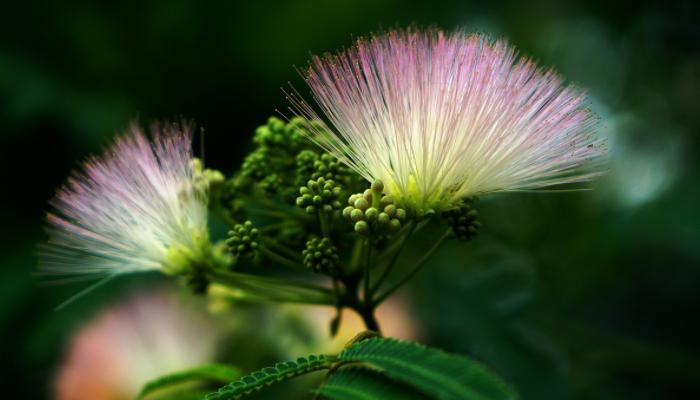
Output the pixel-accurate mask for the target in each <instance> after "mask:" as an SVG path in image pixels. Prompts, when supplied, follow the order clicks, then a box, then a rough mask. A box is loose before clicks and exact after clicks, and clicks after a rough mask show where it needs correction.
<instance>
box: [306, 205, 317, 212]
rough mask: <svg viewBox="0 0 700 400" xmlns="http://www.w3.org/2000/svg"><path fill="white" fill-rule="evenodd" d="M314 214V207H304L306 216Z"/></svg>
mask: <svg viewBox="0 0 700 400" xmlns="http://www.w3.org/2000/svg"><path fill="white" fill-rule="evenodd" d="M315 212H316V207H314V206H308V207H306V213H307V214H313V213H315Z"/></svg>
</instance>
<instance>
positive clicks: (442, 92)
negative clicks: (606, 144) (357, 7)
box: [290, 29, 601, 210]
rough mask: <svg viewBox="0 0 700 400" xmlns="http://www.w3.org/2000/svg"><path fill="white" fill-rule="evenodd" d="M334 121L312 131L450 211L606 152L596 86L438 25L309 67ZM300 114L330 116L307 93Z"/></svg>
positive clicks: (571, 171)
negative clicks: (577, 83)
mask: <svg viewBox="0 0 700 400" xmlns="http://www.w3.org/2000/svg"><path fill="white" fill-rule="evenodd" d="M305 72H306V75H305V78H306V81H307V83H308V84H309V86H310V88H311V92H312V94H313V97H314V99H315V100H316V102H317V103H318V105H319V106H320V109H321V110H322V112H323V114H325V117H326V120H327V121H328V122H329V124H327V125H326V124H321V125H322V128H321V129H319V128H316V129H314V127H315V126H318V124H314V125H312V124H309V128H310V129H311V130H312V131H313V134H312V137H311V139H312V140H314V141H315V142H316V143H317V144H319V145H320V146H322V147H323V148H325V149H326V150H328V151H329V152H331V153H332V154H333V155H335V156H336V157H337V158H338V159H340V160H341V161H343V162H344V163H346V164H347V165H348V166H349V167H351V168H352V169H354V170H355V171H356V172H358V173H359V174H360V175H362V176H363V177H364V178H366V179H367V180H369V181H373V180H376V179H381V180H382V181H383V182H384V183H385V184H386V185H387V190H388V191H389V193H390V194H391V195H393V197H394V198H395V199H396V200H397V202H398V203H400V204H402V205H404V206H407V207H408V206H410V207H412V208H416V209H419V210H420V209H428V208H437V209H441V208H449V207H451V206H453V205H454V203H455V202H456V201H457V200H459V199H460V198H463V197H469V196H475V195H481V194H485V193H490V192H496V191H508V190H522V189H535V188H540V187H544V186H549V185H557V184H564V183H572V182H580V181H585V180H588V179H590V178H591V177H593V176H595V175H596V173H595V172H594V171H593V172H591V171H589V172H581V170H580V168H579V167H581V166H582V165H584V164H587V163H588V162H589V161H591V160H593V159H596V158H597V157H598V156H599V155H600V154H601V149H600V143H599V142H598V141H597V139H595V137H594V135H593V133H594V130H595V129H594V128H595V125H596V119H595V117H594V115H593V114H592V113H591V112H590V111H589V110H588V109H587V107H586V103H587V99H586V96H585V94H584V93H582V92H580V91H579V90H577V89H576V88H574V87H573V86H571V85H565V84H564V82H563V80H562V78H561V77H559V76H558V75H557V74H556V73H555V72H553V71H551V70H547V69H542V68H538V67H537V66H536V65H535V64H534V63H533V62H532V61H531V60H529V59H527V58H524V57H519V56H518V54H517V53H516V51H515V49H514V48H513V47H511V46H509V45H508V44H507V43H506V42H505V41H502V40H498V41H494V40H491V39H489V38H488V37H486V36H483V35H467V34H465V33H464V32H461V31H457V32H454V33H445V32H443V31H440V30H437V29H429V30H417V29H408V30H397V31H392V32H388V33H386V34H383V35H380V36H373V37H370V38H368V39H365V38H362V39H359V40H358V41H357V43H356V44H355V46H354V47H352V48H350V49H348V50H345V51H343V52H340V53H338V54H335V55H331V54H328V55H325V56H322V57H314V58H313V59H312V60H311V63H310V66H309V68H308V69H307V70H306V71H305ZM290 97H291V99H290V100H291V101H292V103H293V106H294V108H295V109H296V111H297V112H299V113H301V114H304V115H305V116H306V117H308V118H310V119H313V120H320V119H321V118H319V116H318V115H317V114H316V112H315V111H314V109H313V108H312V107H311V106H310V105H309V104H307V103H305V102H304V101H303V100H301V98H300V97H299V96H297V95H292V96H290Z"/></svg>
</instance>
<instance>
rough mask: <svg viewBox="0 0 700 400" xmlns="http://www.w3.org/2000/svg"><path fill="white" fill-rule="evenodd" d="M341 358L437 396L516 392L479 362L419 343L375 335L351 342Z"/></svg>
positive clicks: (495, 397)
mask: <svg viewBox="0 0 700 400" xmlns="http://www.w3.org/2000/svg"><path fill="white" fill-rule="evenodd" d="M338 358H339V360H340V361H348V362H358V361H359V362H363V363H365V364H368V365H370V366H373V367H375V368H378V369H379V370H380V371H382V372H384V373H386V374H387V375H388V376H389V377H392V378H394V379H396V380H399V381H402V382H405V383H407V384H410V385H412V386H415V387H416V388H417V389H419V390H421V391H422V392H424V393H426V394H429V395H431V396H432V397H435V398H437V399H440V400H506V399H508V400H510V399H516V398H517V395H516V393H515V392H514V391H513V390H512V389H511V388H510V387H509V386H508V385H507V384H506V383H504V382H503V381H502V380H501V379H500V378H498V377H497V376H495V375H494V374H492V373H491V372H489V371H488V370H487V369H486V368H485V367H484V366H483V365H482V364H480V363H478V362H476V361H473V360H471V359H469V358H466V357H463V356H458V355H452V354H448V353H445V352H443V351H441V350H437V349H431V348H428V347H425V346H423V345H421V344H418V343H412V342H404V341H400V340H396V339H387V338H381V337H375V338H372V339H368V340H364V341H361V342H358V343H356V344H353V345H352V346H350V347H348V348H347V349H345V350H343V351H342V352H341V353H340V355H339V357H338Z"/></svg>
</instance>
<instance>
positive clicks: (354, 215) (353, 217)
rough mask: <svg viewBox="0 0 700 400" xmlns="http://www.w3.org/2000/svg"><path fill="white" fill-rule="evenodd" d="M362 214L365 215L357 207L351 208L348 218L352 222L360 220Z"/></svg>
mask: <svg viewBox="0 0 700 400" xmlns="http://www.w3.org/2000/svg"><path fill="white" fill-rule="evenodd" d="M364 216H365V214H364V213H363V212H362V210H360V209H357V208H355V209H353V210H352V211H351V212H350V219H351V220H352V221H353V222H357V221H360V220H362V219H363V217H364Z"/></svg>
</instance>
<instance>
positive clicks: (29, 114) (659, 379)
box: [0, 0, 700, 399]
mask: <svg viewBox="0 0 700 400" xmlns="http://www.w3.org/2000/svg"><path fill="white" fill-rule="evenodd" d="M699 16H700V14H699V13H698V6H697V5H696V2H694V1H690V0H688V1H678V2H660V3H654V2H644V1H642V2H635V3H625V2H619V3H615V4H611V3H610V2H598V1H574V2H551V3H548V2H544V1H535V2H518V1H512V0H507V1H500V2H469V1H445V2H419V1H409V2H407V1H398V0H384V1H366V0H359V1H349V0H342V1H335V2H323V1H312V0H303V1H288V2H268V1H256V2H194V1H192V2H190V1H182V0H175V1H124V2H118V3H112V4H107V3H102V2H41V3H39V2H37V3H34V2H23V3H18V2H16V3H14V4H7V5H4V6H3V9H2V12H1V13H0V128H1V129H2V133H1V134H0V152H1V154H2V158H1V159H2V161H3V166H2V179H3V182H4V183H5V190H4V195H3V196H2V198H3V201H4V203H5V204H4V205H3V207H2V212H3V219H2V221H3V224H2V225H1V226H0V231H1V232H2V234H3V236H2V238H3V240H2V241H1V242H0V243H1V244H0V246H2V249H1V250H2V252H0V254H1V256H0V257H2V268H0V295H1V296H2V302H1V303H0V327H1V330H0V335H1V337H0V340H2V343H3V348H4V349H3V352H2V354H3V363H2V367H1V368H2V371H0V376H1V377H2V381H3V382H5V383H6V385H5V390H7V384H8V383H9V385H10V387H11V388H12V389H13V391H14V392H15V393H16V394H15V397H14V398H33V399H36V398H49V397H50V393H51V384H52V377H53V375H54V373H55V369H56V366H57V364H58V362H59V361H60V359H61V356H62V355H63V346H64V344H65V342H66V340H67V338H69V337H70V335H71V333H72V332H74V331H75V329H76V328H78V327H80V326H81V324H83V323H85V322H86V321H88V320H89V318H90V316H91V315H93V314H94V313H95V312H96V311H97V310H98V309H99V308H101V307H102V306H104V305H105V304H107V303H108V302H110V301H112V300H113V299H115V298H116V296H117V295H118V294H119V293H123V292H126V291H129V290H133V289H134V288H135V287H139V288H148V287H149V285H151V284H152V283H153V281H154V280H157V279H158V278H156V277H144V276H140V277H130V278H124V279H121V280H118V281H116V282H114V283H111V284H109V285H108V286H106V287H105V289H103V290H101V291H97V292H95V293H93V294H91V295H89V297H88V298H86V299H85V300H84V301H78V302H76V303H75V304H73V305H72V306H71V307H69V308H68V309H67V310H63V311H60V312H55V311H54V310H53V308H54V307H55V306H56V305H58V304H60V303H61V301H62V300H65V299H66V298H67V297H69V296H70V295H71V294H74V293H76V292H77V291H78V290H80V288H82V287H84V286H85V283H72V284H68V285H62V286H46V285H41V284H40V283H38V279H37V278H36V277H35V276H33V272H34V269H35V266H36V263H37V260H36V256H35V254H36V244H37V243H41V242H42V241H44V240H45V237H44V236H43V234H42V231H41V226H42V223H43V216H44V213H45V212H46V210H47V209H48V205H47V202H48V200H49V199H50V198H51V196H52V195H53V193H54V191H55V189H56V188H57V187H59V186H60V185H61V184H62V182H63V181H64V180H65V178H66V176H67V175H68V174H69V172H70V171H71V170H72V169H73V168H74V167H76V166H77V162H76V160H80V159H83V158H85V157H86V156H87V155H88V154H91V153H94V152H98V151H99V150H100V149H101V148H102V147H103V146H104V145H106V144H107V143H108V141H109V139H110V138H111V137H112V136H113V135H114V134H115V133H116V132H118V131H119V130H121V129H123V128H125V127H126V125H127V123H128V121H129V120H130V119H132V118H139V119H140V120H141V121H143V122H147V121H149V120H151V119H153V118H170V117H174V116H179V115H183V116H185V117H190V118H194V119H195V120H196V121H197V122H198V123H199V124H200V125H201V126H203V127H204V128H206V132H207V134H206V162H207V164H209V165H211V166H213V167H217V168H220V169H222V170H223V171H226V172H231V171H233V170H234V169H235V168H237V167H238V165H239V164H240V162H241V159H242V156H243V155H244V154H245V152H247V151H248V150H250V148H251V137H252V133H253V129H254V127H256V126H258V125H260V124H262V123H264V122H265V121H266V119H267V117H268V116H270V115H272V114H274V113H275V110H276V109H281V110H284V109H285V108H286V104H285V100H284V97H283V95H282V94H281V92H280V90H279V88H280V86H284V85H286V84H287V82H288V81H291V82H292V84H293V85H294V86H295V87H297V88H303V83H302V82H301V80H300V79H299V75H298V73H297V72H296V71H295V69H294V66H299V67H300V66H303V65H305V62H306V59H307V58H308V55H309V53H310V52H311V53H320V52H323V51H332V50H335V49H339V48H342V47H344V46H348V45H350V43H351V38H352V37H356V36H359V35H363V34H366V33H368V32H371V31H373V30H377V29H379V28H382V27H383V28H387V27H391V26H394V25H406V24H409V23H417V24H426V25H427V24H436V25H439V26H442V27H444V28H454V27H457V26H464V27H466V28H467V29H469V30H478V31H486V32H490V33H492V34H494V35H497V36H505V37H507V38H509V39H510V40H511V41H512V42H513V43H514V44H515V45H516V46H518V47H519V48H520V49H521V50H522V51H523V52H524V53H525V54H527V55H529V56H531V57H533V58H535V59H537V60H539V61H540V62H541V63H543V64H545V65H551V66H554V67H556V68H557V69H558V70H559V71H560V72H561V73H562V74H563V75H565V76H566V77H567V78H569V79H571V80H572V81H574V82H576V83H577V84H579V85H580V86H582V87H584V88H588V89H589V93H590V94H591V96H592V98H593V104H592V107H593V108H594V110H595V111H597V112H598V113H599V114H600V116H601V120H602V127H603V129H602V134H603V135H605V136H606V137H607V138H608V143H609V149H610V162H609V165H608V167H609V172H608V174H607V176H606V177H604V178H603V179H600V180H599V181H597V182H596V183H594V184H592V185H591V186H592V187H593V189H594V190H593V191H587V192H575V193H554V194H550V193H518V194H499V195H494V196H490V197H488V198H483V199H481V200H480V201H479V202H478V203H477V204H476V207H477V208H478V209H479V211H480V214H481V222H482V224H483V227H482V230H481V234H480V235H479V236H478V237H477V238H476V239H475V240H474V241H473V242H471V243H469V244H468V245H467V246H458V245H456V244H455V245H453V246H452V247H448V248H446V251H445V252H443V253H442V254H441V255H440V257H438V258H436V262H435V263H434V265H432V266H431V267H430V268H426V269H425V270H424V271H423V272H421V273H420V274H419V275H418V276H417V278H416V279H415V280H414V285H413V286H412V288H411V289H407V290H406V291H405V293H409V292H410V293H411V295H412V300H411V303H412V307H413V309H414V310H415V313H416V315H418V317H419V318H420V321H421V324H422V325H424V326H423V330H424V331H425V333H426V341H427V342H429V344H431V345H434V346H438V347H441V348H444V349H445V350H448V351H455V352H466V353H470V354H473V355H475V356H477V357H479V358H481V359H482V360H484V361H485V362H486V363H488V364H489V365H491V366H492V367H493V368H494V369H496V370H497V371H498V372H499V373H500V374H501V375H502V376H503V377H504V378H506V379H507V380H509V381H510V382H512V383H513V385H514V386H515V387H516V388H517V389H518V390H519V391H520V392H521V393H522V396H523V398H524V399H589V398H591V399H617V398H635V399H658V398H678V399H680V398H698V397H700V341H699V340H698V338H700V322H699V320H698V315H700V292H699V291H698V288H699V287H700V246H698V244H699V243H700V207H698V204H699V202H700V187H699V186H698V185H697V182H698V179H700V154H698V150H699V146H698V141H699V139H698V135H697V133H698V132H699V131H700V129H699V128H700V117H699V115H700V107H699V106H698V104H700V52H699V51H698V50H700V28H698V24H697V20H698V17H699ZM302 92H304V93H305V92H306V91H305V90H302ZM415 251H420V249H416V250H415ZM437 288H439V289H437ZM241 356H242V357H245V354H241ZM249 360H250V359H249ZM268 361H275V360H274V359H271V360H268ZM242 363H243V365H245V366H248V367H254V365H249V364H248V362H246V361H245V360H243V361H242ZM250 364H253V362H250ZM5 393H7V392H5Z"/></svg>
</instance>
